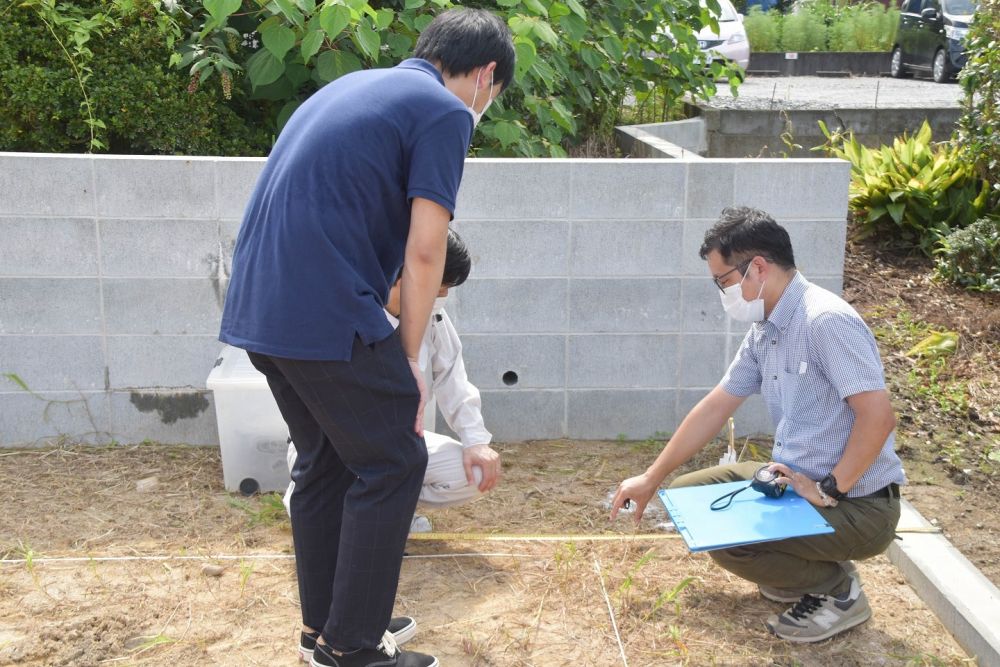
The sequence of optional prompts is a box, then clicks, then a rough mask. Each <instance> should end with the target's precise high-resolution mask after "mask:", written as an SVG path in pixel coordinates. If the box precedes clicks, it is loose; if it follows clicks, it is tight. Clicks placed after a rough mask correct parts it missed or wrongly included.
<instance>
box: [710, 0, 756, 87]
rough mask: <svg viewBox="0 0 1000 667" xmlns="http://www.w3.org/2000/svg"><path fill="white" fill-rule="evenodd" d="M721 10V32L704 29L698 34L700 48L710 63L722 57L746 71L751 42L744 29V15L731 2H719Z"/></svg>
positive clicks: (722, 0)
mask: <svg viewBox="0 0 1000 667" xmlns="http://www.w3.org/2000/svg"><path fill="white" fill-rule="evenodd" d="M702 6H704V1H703V2H702ZM719 8H720V9H721V10H722V11H721V13H720V14H719V17H718V18H719V32H717V33H716V32H713V31H712V29H711V28H710V27H708V26H706V27H704V28H702V29H701V30H700V31H699V32H698V46H699V47H700V48H701V50H702V51H704V52H705V55H706V56H707V60H708V62H711V61H712V59H714V58H720V57H721V58H725V59H726V60H732V61H734V62H735V63H736V64H737V65H739V66H740V67H742V68H743V69H744V70H745V69H746V68H747V65H749V64H750V40H748V39H747V31H746V28H744V27H743V15H742V14H739V13H738V12H737V11H736V8H735V7H733V3H732V2H730V1H729V0H719Z"/></svg>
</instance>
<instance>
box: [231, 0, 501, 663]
mask: <svg viewBox="0 0 1000 667" xmlns="http://www.w3.org/2000/svg"><path fill="white" fill-rule="evenodd" d="M414 56H415V57H414V58H411V59H409V60H406V61H404V62H403V63H401V64H400V65H398V66H397V67H394V68H391V69H380V70H368V71H363V72H356V73H353V74H349V75H346V76H343V77H341V78H339V79H337V80H336V81H334V82H332V83H330V84H329V85H327V86H326V87H324V88H322V89H321V90H319V91H318V92H317V93H316V94H314V95H313V96H312V97H311V98H310V99H309V100H308V101H306V102H305V103H304V104H303V105H302V106H301V107H299V109H298V110H297V111H296V112H295V113H294V114H293V115H292V117H291V118H290V119H289V121H288V124H287V125H286V126H285V128H284V130H283V131H282V133H281V136H280V137H279V138H278V141H277V143H276V144H275V146H274V149H273V150H272V152H271V155H270V157H269V158H268V161H267V164H266V166H265V167H264V170H263V172H262V173H261V176H260V178H259V180H258V181H257V185H256V187H255V189H254V191H253V194H252V195H251V197H250V201H249V203H248V205H247V208H246V213H245V215H244V219H243V225H242V228H241V229H240V234H239V238H238V239H237V242H236V250H235V253H234V256H233V274H232V278H231V282H230V286H229V292H228V295H227V298H226V305H225V310H224V313H223V317H222V331H221V335H220V339H221V340H222V341H224V342H226V343H229V344H231V345H235V346H237V347H242V348H244V349H246V350H247V351H248V352H249V355H250V360H251V361H252V362H253V364H254V366H255V367H256V368H257V369H258V370H260V371H261V372H262V373H263V374H264V375H265V376H267V380H268V384H269V386H270V388H271V391H272V393H273V394H274V397H275V399H276V401H277V404H278V407H279V409H280V410H281V413H282V416H283V417H284V419H285V421H286V422H287V423H288V427H289V432H290V434H291V437H292V439H293V440H294V442H295V445H296V448H297V450H298V460H297V462H296V464H295V467H294V469H293V471H292V479H293V480H294V481H295V492H294V493H293V494H292V496H291V499H290V503H291V507H292V512H291V516H292V533H293V540H294V543H295V560H296V569H297V573H298V582H299V596H300V599H301V603H302V620H303V626H304V627H303V632H304V633H308V634H311V635H312V636H313V637H315V633H316V632H317V631H320V632H321V634H320V636H319V637H318V639H316V650H315V652H314V654H313V656H312V664H313V665H320V666H324V665H337V666H338V667H349V666H350V667H353V666H355V665H370V664H378V665H400V666H406V667H433V666H435V665H437V664H438V661H437V660H436V659H435V658H433V657H431V656H426V655H423V654H419V653H413V652H408V651H399V650H398V649H397V647H396V643H395V641H394V639H393V635H392V633H390V632H388V631H387V628H389V627H390V616H391V612H392V606H393V601H394V598H395V595H396V588H397V585H398V582H399V570H400V565H401V562H402V556H403V547H404V545H405V542H406V536H407V532H408V530H409V527H410V519H411V517H412V516H413V512H414V508H415V507H416V503H417V497H418V495H419V493H420V488H421V485H422V482H423V477H424V469H425V467H426V465H427V449H426V447H425V446H424V443H423V437H422V433H423V428H422V424H421V414H422V411H423V404H424V401H425V400H426V392H427V390H426V388H425V387H424V382H423V379H422V373H421V371H420V368H419V365H418V363H417V357H418V354H419V350H420V343H421V339H422V337H423V334H424V331H425V329H426V328H427V322H428V319H429V316H430V313H431V308H432V306H433V303H434V298H435V296H436V295H437V292H438V289H439V288H440V286H441V276H442V271H443V267H444V259H445V247H446V238H447V233H448V223H449V221H450V220H451V218H452V214H453V211H454V207H455V198H456V195H457V192H458V187H459V183H460V181H461V178H462V168H463V165H464V160H465V156H466V154H467V153H468V149H469V142H470V140H471V137H472V132H473V130H474V128H475V123H476V122H477V121H478V120H479V118H480V117H481V115H482V113H483V112H485V110H486V108H487V107H488V106H489V104H490V102H491V101H492V100H493V99H494V98H495V97H496V96H497V95H498V94H500V93H501V92H502V91H503V89H504V88H505V87H506V86H507V85H508V84H509V83H510V82H511V80H512V78H513V75H514V59H515V58H514V47H513V42H512V39H511V35H510V32H509V30H508V29H507V26H506V24H505V23H504V22H503V21H502V20H501V19H500V18H498V17H497V16H495V15H493V14H491V13H489V12H486V11H482V10H475V9H459V10H452V11H448V12H445V13H443V14H441V15H440V16H438V17H437V18H436V19H435V20H434V21H433V22H432V23H431V24H430V25H429V26H428V27H427V28H426V29H425V30H424V32H423V33H422V34H421V36H420V39H419V40H418V42H417V46H416V50H415V52H414ZM401 266H403V267H404V268H403V276H402V285H401V304H400V308H401V314H400V325H399V329H398V333H395V332H394V331H393V328H392V326H391V325H390V324H389V322H388V321H387V320H386V318H385V315H384V313H383V307H384V306H385V304H386V299H387V298H388V294H389V288H390V286H391V285H392V283H393V282H394V280H395V277H396V275H397V273H398V271H399V269H400V267H401ZM409 634H412V632H410V633H409Z"/></svg>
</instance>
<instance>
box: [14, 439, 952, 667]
mask: <svg viewBox="0 0 1000 667" xmlns="http://www.w3.org/2000/svg"><path fill="white" fill-rule="evenodd" d="M657 447H658V445H657V443H650V442H645V443H593V442H570V441H555V442H534V443H523V444H517V445H501V446H500V449H501V452H502V456H503V460H504V463H505V466H504V467H505V479H504V483H503V484H502V485H501V486H500V487H499V488H498V489H497V490H496V491H494V492H493V493H491V494H489V495H488V496H487V497H485V498H483V499H482V500H480V501H478V502H476V503H472V504H470V505H466V506H464V507H459V508H456V509H452V510H446V511H440V512H435V513H433V514H432V515H431V516H432V519H433V520H434V523H435V529H436V530H438V531H454V532H460V533H467V534H468V533H473V532H475V533H479V532H502V533H538V532H544V533H550V534H551V533H561V532H566V533H572V534H583V533H591V534H593V533H610V534H618V535H621V536H622V539H620V540H617V539H616V540H615V541H612V542H598V543H591V542H579V543H572V542H563V541H559V542H554V543H552V542H521V541H518V542H490V541H481V540H478V539H469V538H465V539H461V538H460V539H456V540H453V541H423V540H414V541H411V543H410V545H409V547H408V552H409V557H408V558H407V559H406V560H405V561H404V564H403V573H402V578H401V581H400V587H399V595H398V604H397V610H398V611H399V612H401V613H411V614H413V615H414V616H416V617H417V618H418V621H419V623H420V627H421V630H420V633H419V634H418V636H417V638H416V640H414V642H413V644H414V647H415V648H418V649H422V650H425V651H428V652H433V653H435V654H436V655H438V657H439V659H441V661H442V664H444V665H448V666H449V667H450V666H453V665H497V666H504V667H506V666H508V665H540V666H541V665H553V666H556V665H559V666H561V665H595V666H597V665H599V666H602V667H603V666H606V665H615V664H622V661H621V657H620V649H619V646H618V642H617V640H616V638H615V632H614V629H613V626H612V623H611V617H610V615H609V612H608V604H609V602H610V606H611V608H612V610H613V612H614V618H615V621H616V623H617V627H618V631H619V633H620V636H621V640H622V646H623V650H624V652H625V654H626V656H627V658H628V662H629V664H630V665H636V666H638V665H650V666H651V665H675V664H689V665H815V666H821V665H829V664H838V665H859V666H860V665H869V664H872V663H875V664H883V665H911V664H912V665H920V664H948V665H958V664H972V663H971V662H969V661H968V658H967V657H966V656H965V655H964V653H963V652H962V651H961V649H960V648H959V647H958V646H957V645H956V644H955V643H954V642H953V641H952V640H951V638H950V637H949V636H948V634H947V632H946V631H945V630H944V629H943V627H942V626H941V625H940V623H939V622H938V621H937V619H936V618H935V617H934V615H933V614H932V613H931V612H930V611H928V609H927V608H926V607H925V606H924V605H923V603H922V602H921V601H920V600H919V599H918V598H917V596H916V595H915V594H914V592H913V591H912V590H911V589H910V588H909V586H907V585H906V584H905V583H904V582H903V580H902V579H901V577H900V575H899V573H898V572H897V571H896V570H895V568H894V567H893V566H892V565H891V564H890V563H889V562H888V561H887V560H886V559H885V558H884V557H879V558H875V559H872V560H870V561H866V562H864V563H861V565H860V569H861V573H862V576H863V578H864V581H865V590H866V591H867V592H868V595H869V599H870V600H871V604H872V607H873V609H874V617H873V619H872V620H871V621H870V622H868V623H866V624H865V625H863V626H861V627H860V628H858V629H855V630H852V631H851V632H849V633H846V634H845V635H843V636H842V637H841V638H838V639H836V640H833V641H828V642H824V643H822V644H819V645H814V646H795V645H790V644H788V643H785V642H783V641H781V640H778V639H776V638H774V637H772V636H770V635H769V634H768V633H767V632H766V631H765V630H764V628H763V625H762V621H763V620H764V618H766V616H767V615H769V614H772V613H776V612H779V611H780V610H781V605H777V604H773V603H770V602H768V601H766V600H764V599H763V598H761V597H760V596H759V595H758V594H757V593H756V591H755V589H754V587H753V586H751V585H750V584H748V583H746V582H744V581H742V580H739V579H736V578H734V577H732V576H730V575H728V574H727V573H726V572H724V571H723V570H721V569H719V568H718V567H715V565H714V564H713V563H712V561H711V560H710V559H709V558H708V557H707V556H705V555H704V554H694V555H692V554H690V553H689V552H688V551H687V549H686V548H685V546H684V544H683V542H681V541H680V540H679V539H677V538H675V537H674V536H673V535H672V534H668V533H664V532H662V531H658V530H657V529H656V527H655V526H656V524H657V523H658V522H659V521H662V520H663V517H662V516H661V515H656V514H653V513H651V514H650V516H649V517H646V518H644V519H643V525H642V526H641V528H640V532H641V533H643V534H655V535H658V536H665V537H662V538H661V539H652V540H645V541H629V540H627V536H628V535H630V534H632V533H633V532H634V528H633V527H632V525H631V522H630V521H629V520H628V519H621V520H619V521H617V522H616V523H614V524H611V523H609V521H608V518H607V510H606V508H605V502H606V498H607V494H608V493H609V492H610V491H611V490H612V489H613V488H614V486H615V484H616V483H617V482H618V481H619V480H620V479H621V478H622V477H623V476H625V475H627V474H629V473H632V472H634V471H635V470H638V469H640V468H641V467H642V466H644V465H645V464H646V463H648V461H649V459H650V457H651V456H652V455H653V453H654V452H655V450H656V448H657ZM711 456H718V452H717V451H711V452H706V453H705V457H706V461H700V462H694V464H695V465H697V464H699V463H705V462H707V460H708V459H710V457H711ZM154 476H155V477H156V484H155V486H153V488H149V489H146V490H143V491H140V490H138V488H137V482H139V481H143V480H149V478H151V477H154ZM221 480H222V472H221V463H220V461H219V458H218V451H217V450H214V449H205V448H183V447H162V446H155V445H142V446H135V447H113V448H79V447H71V448H60V449H52V450H45V451H39V450H30V451H11V452H6V453H4V454H0V485H2V488H4V489H5V499H6V501H7V502H6V504H7V508H8V510H7V511H6V512H4V513H3V514H2V515H0V553H2V554H3V556H4V557H5V558H9V559H22V562H16V563H7V564H0V664H16V665H54V664H59V665H80V666H84V665H95V666H96V665H116V664H122V665H171V666H178V665H180V666H186V665H194V664H215V665H237V664H239V665H248V664H249V665H289V666H291V665H294V664H296V657H295V650H294V640H295V633H296V623H297V620H298V609H297V590H296V585H295V575H294V567H293V564H292V561H291V559H290V557H289V556H288V554H289V553H290V551H291V548H290V547H291V539H290V534H289V529H288V522H287V519H285V517H284V515H283V514H282V512H281V508H280V504H279V501H278V500H277V497H276V496H274V495H267V496H261V497H256V498H249V499H244V498H240V497H236V496H233V495H231V494H228V493H226V492H225V491H224V490H223V489H222V485H221ZM148 484H150V482H148V481H143V483H142V484H141V485H139V486H143V487H145V486H146V485H148ZM155 555H164V556H173V557H174V558H172V559H164V560H118V561H106V560H99V559H100V558H103V557H106V556H124V557H128V556H155ZM59 556H71V557H78V558H80V557H82V559H81V560H80V561H76V562H65V561H63V562H53V561H47V560H44V559H45V558H51V557H59ZM25 558H28V559H29V560H30V562H23V560H24V559H25ZM205 564H217V565H221V566H222V571H221V574H219V575H218V576H213V575H212V574H210V573H207V572H206V571H205V570H204V569H203V567H204V565H205ZM602 585H603V587H604V588H603V590H606V591H607V595H608V601H605V597H604V593H603V590H602ZM675 591H676V592H675Z"/></svg>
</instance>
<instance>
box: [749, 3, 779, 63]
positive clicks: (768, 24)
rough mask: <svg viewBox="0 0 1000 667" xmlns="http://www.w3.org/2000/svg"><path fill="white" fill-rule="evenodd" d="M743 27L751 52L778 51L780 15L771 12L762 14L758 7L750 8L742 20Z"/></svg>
mask: <svg viewBox="0 0 1000 667" xmlns="http://www.w3.org/2000/svg"><path fill="white" fill-rule="evenodd" d="M743 27H744V28H746V31H747V39H749V40H750V49H751V51H760V52H765V51H778V50H780V46H781V14H779V13H778V12H776V11H774V10H771V11H769V12H766V13H765V12H762V11H761V10H760V7H759V6H754V7H751V8H750V13H749V14H747V16H746V18H745V19H743Z"/></svg>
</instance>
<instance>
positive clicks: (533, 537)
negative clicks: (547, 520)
mask: <svg viewBox="0 0 1000 667" xmlns="http://www.w3.org/2000/svg"><path fill="white" fill-rule="evenodd" d="M679 537H680V535H678V534H677V533H637V534H621V535H614V534H604V535H586V534H567V535H551V534H530V533H514V534H503V533H410V537H409V539H410V540H412V541H416V542H645V541H656V540H675V539H677V538H679Z"/></svg>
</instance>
